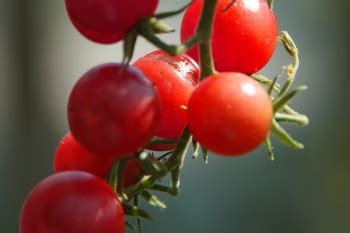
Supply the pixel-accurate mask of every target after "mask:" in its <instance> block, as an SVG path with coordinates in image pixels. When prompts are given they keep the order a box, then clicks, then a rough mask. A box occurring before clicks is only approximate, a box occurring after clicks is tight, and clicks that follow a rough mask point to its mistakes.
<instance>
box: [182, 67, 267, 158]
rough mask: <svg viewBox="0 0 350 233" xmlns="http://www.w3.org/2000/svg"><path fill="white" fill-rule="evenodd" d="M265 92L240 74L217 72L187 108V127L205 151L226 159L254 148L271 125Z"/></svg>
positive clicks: (194, 95)
mask: <svg viewBox="0 0 350 233" xmlns="http://www.w3.org/2000/svg"><path fill="white" fill-rule="evenodd" d="M272 116H273V111H272V103H271V99H270V97H269V95H268V94H267V92H266V91H265V89H264V88H263V87H262V86H261V85H260V84H259V83H258V82H257V81H255V80H253V79H252V78H250V77H249V76H247V75H245V74H241V73H219V74H215V75H213V76H210V77H208V78H207V79H205V80H204V81H203V82H201V83H200V84H199V85H198V87H197V88H196V90H195V91H194V92H193V94H192V96H191V99H190V101H189V105H188V127H189V129H190V131H191V133H192V134H193V137H194V139H195V140H197V141H198V142H199V143H200V144H201V145H202V146H203V147H205V148H206V149H208V150H210V151H212V152H214V153H217V154H220V155H227V156H235V155H242V154H244V153H247V152H250V151H252V150H254V149H255V148H257V147H258V146H259V145H260V144H261V143H262V142H263V141H264V139H265V138H266V136H267V134H268V132H269V130H270V128H271V123H272Z"/></svg>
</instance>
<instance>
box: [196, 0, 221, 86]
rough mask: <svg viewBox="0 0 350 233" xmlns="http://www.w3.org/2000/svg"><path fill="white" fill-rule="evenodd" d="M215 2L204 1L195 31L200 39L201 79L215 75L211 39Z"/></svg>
mask: <svg viewBox="0 0 350 233" xmlns="http://www.w3.org/2000/svg"><path fill="white" fill-rule="evenodd" d="M217 2H218V0H206V1H205V2H204V6H203V11H202V16H201V19H200V21H199V24H198V29H197V35H200V37H201V40H200V42H199V57H200V67H201V78H202V79H203V78H205V77H207V76H210V75H212V74H214V73H215V67H214V60H213V56H212V48H211V37H212V33H213V23H214V15H215V9H216V4H217Z"/></svg>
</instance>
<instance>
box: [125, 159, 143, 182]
mask: <svg viewBox="0 0 350 233" xmlns="http://www.w3.org/2000/svg"><path fill="white" fill-rule="evenodd" d="M143 174H144V169H143V168H142V166H141V164H140V163H139V161H137V159H135V158H129V159H128V160H127V161H126V163H125V167H124V170H123V177H122V186H123V188H129V187H130V186H132V185H134V184H136V183H137V182H139V181H140V180H141V178H142V175H143Z"/></svg>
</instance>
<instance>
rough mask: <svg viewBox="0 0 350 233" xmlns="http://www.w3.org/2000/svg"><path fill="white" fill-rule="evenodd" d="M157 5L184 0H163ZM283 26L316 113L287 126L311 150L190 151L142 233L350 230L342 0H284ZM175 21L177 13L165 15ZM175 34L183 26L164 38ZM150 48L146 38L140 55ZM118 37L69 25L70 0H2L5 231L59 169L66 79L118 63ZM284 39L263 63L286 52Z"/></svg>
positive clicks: (0, 142)
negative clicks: (176, 183)
mask: <svg viewBox="0 0 350 233" xmlns="http://www.w3.org/2000/svg"><path fill="white" fill-rule="evenodd" d="M160 2H161V4H160V7H159V10H162V11H164V10H169V9H175V8H178V7H180V6H182V5H184V4H185V3H187V1H185V0H178V1H172V0H161V1H160ZM275 10H276V13H277V16H278V19H279V25H280V30H282V29H283V30H284V29H287V30H288V31H289V32H290V34H291V35H292V36H293V37H294V39H295V41H296V42H297V44H298V45H299V49H300V51H301V62H302V63H301V69H300V72H299V73H298V77H297V79H298V81H297V84H306V85H308V86H309V90H308V91H307V92H305V93H303V94H301V95H300V96H299V97H297V98H296V99H295V102H294V106H295V107H297V108H298V109H299V110H300V111H302V112H305V113H307V114H308V115H309V116H310V119H311V124H310V126H309V127H307V128H305V129H299V128H294V127H293V128H290V129H291V132H292V133H293V135H294V136H295V137H296V138H298V139H300V140H302V141H303V142H304V143H305V145H306V149H305V150H302V151H293V150H290V149H288V148H286V147H284V146H281V145H280V144H279V143H278V142H274V144H275V147H276V153H277V161H276V162H271V161H269V159H268V156H267V155H266V152H265V151H264V150H263V149H260V150H258V151H256V152H254V153H252V154H250V155H248V156H245V157H241V158H236V159H229V158H222V157H217V156H214V155H212V156H210V162H209V165H204V164H203V162H202V161H201V160H198V161H194V160H191V159H187V161H186V162H187V163H186V165H185V168H184V172H183V175H182V178H183V179H182V186H181V188H182V193H181V195H180V196H179V197H178V198H176V199H169V198H165V199H166V200H167V201H168V209H167V210H166V211H158V210H156V209H155V210H153V209H151V208H149V207H147V208H148V209H149V210H150V211H151V212H152V213H153V214H154V215H155V219H156V222H155V223H147V224H146V225H145V228H146V231H145V232H146V233H147V232H152V233H157V232H162V233H175V232H186V233H190V232H201V233H213V232H221V233H231V232H236V233H280V232H283V233H296V232H297V233H330V232H331V233H348V232H350V222H349V213H350V123H349V120H350V109H349V97H350V93H349V86H350V81H349V79H350V77H349V75H348V73H349V72H348V68H349V64H348V63H349V49H350V46H349V23H350V14H349V12H350V2H349V1H346V0H340V1H329V0H294V1H276V4H275ZM168 22H169V23H170V24H171V25H173V26H175V27H176V28H179V22H180V17H176V18H174V19H172V20H169V21H168ZM165 39H167V40H168V41H172V42H174V43H175V42H178V33H175V34H173V35H170V36H167V37H165ZM153 49H154V48H153V46H151V45H149V44H146V43H145V42H144V41H143V40H140V41H139V43H138V46H137V54H136V57H138V56H141V55H143V54H145V53H147V52H149V51H151V50H153ZM120 59H121V50H120V44H118V45H113V46H101V45H97V44H93V43H91V42H89V41H87V40H85V39H84V38H83V37H81V36H80V35H79V34H78V33H77V32H76V31H75V30H74V28H73V27H72V26H71V24H70V22H69V20H68V18H67V16H66V13H65V9H64V1H63V0H54V1H53V0H0V232H4V233H15V232H18V228H17V226H18V217H19V212H20V208H21V205H22V203H23V202H24V200H25V198H26V196H27V194H28V193H29V191H30V190H31V188H32V187H33V186H34V185H35V184H36V183H37V182H39V181H40V180H41V179H43V178H44V177H46V176H48V175H49V174H50V173H51V172H52V158H53V154H54V151H55V147H56V144H57V143H58V141H59V140H60V138H61V137H62V136H63V135H64V134H65V133H66V131H67V122H66V116H65V111H66V102H67V97H68V94H69V91H70V89H71V88H72V86H73V85H74V83H75V81H76V80H77V79H78V78H79V76H80V75H81V74H82V73H84V72H85V71H86V70H88V69H89V68H91V67H93V66H95V65H97V64H100V63H103V62H110V61H120ZM289 61H290V60H289V58H288V56H287V55H286V54H285V53H284V51H283V49H282V48H281V46H280V47H279V48H278V50H277V52H276V55H275V57H274V58H273V60H272V61H271V63H270V64H269V65H268V66H267V67H266V69H264V71H263V73H264V74H267V75H269V76H272V75H274V74H275V73H276V72H278V71H279V70H280V68H281V66H282V65H283V64H286V63H287V62H289Z"/></svg>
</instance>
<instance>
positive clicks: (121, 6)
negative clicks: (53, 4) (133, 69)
mask: <svg viewBox="0 0 350 233" xmlns="http://www.w3.org/2000/svg"><path fill="white" fill-rule="evenodd" d="M65 2H66V8H67V12H68V15H69V17H70V19H71V21H72V23H73V24H74V26H75V27H76V28H77V30H78V31H79V32H80V33H81V34H83V35H84V36H85V37H87V38H88V39H90V40H92V41H95V42H98V43H104V44H109V43H115V42H117V41H119V40H121V39H123V37H124V36H125V34H126V33H127V32H128V31H129V30H130V29H131V28H132V27H134V26H135V25H136V24H137V23H138V22H139V21H140V20H141V19H143V18H145V17H147V16H152V15H153V14H154V12H155V10H156V8H157V5H158V0H128V1H123V0H65Z"/></svg>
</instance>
